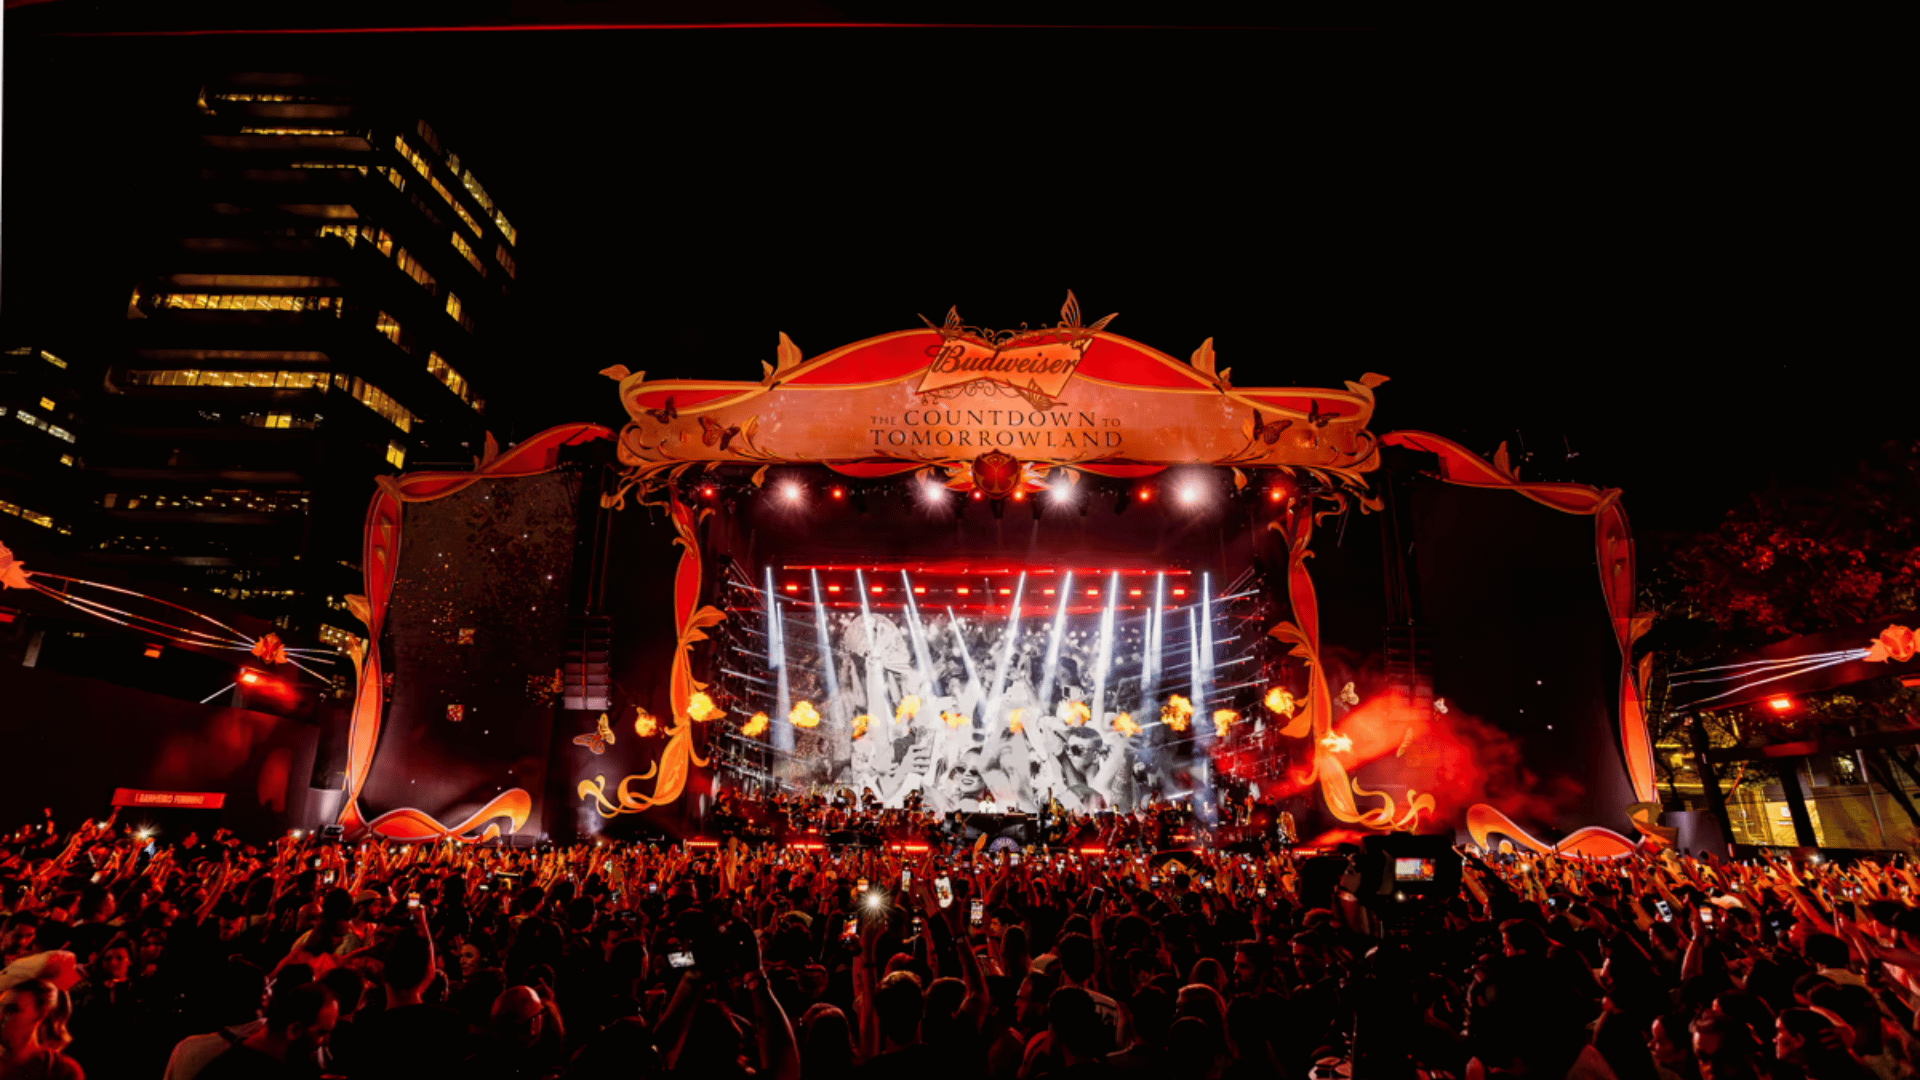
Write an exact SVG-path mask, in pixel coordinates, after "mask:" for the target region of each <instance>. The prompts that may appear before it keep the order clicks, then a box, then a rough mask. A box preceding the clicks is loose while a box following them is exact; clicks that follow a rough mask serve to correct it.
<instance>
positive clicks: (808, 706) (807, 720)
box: [787, 701, 820, 728]
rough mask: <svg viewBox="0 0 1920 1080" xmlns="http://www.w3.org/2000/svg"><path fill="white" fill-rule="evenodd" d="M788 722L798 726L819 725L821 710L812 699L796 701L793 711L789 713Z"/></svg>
mask: <svg viewBox="0 0 1920 1080" xmlns="http://www.w3.org/2000/svg"><path fill="white" fill-rule="evenodd" d="M787 723H789V724H792V725H793V726H794V727H798V728H812V727H819V726H820V710H819V709H816V708H814V707H813V702H811V701H796V702H794V703H793V711H792V712H789V713H788V714H787Z"/></svg>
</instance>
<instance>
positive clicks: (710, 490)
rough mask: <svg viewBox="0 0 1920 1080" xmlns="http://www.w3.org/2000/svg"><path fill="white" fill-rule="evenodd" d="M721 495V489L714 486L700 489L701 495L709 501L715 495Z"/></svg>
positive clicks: (709, 485) (710, 485)
mask: <svg viewBox="0 0 1920 1080" xmlns="http://www.w3.org/2000/svg"><path fill="white" fill-rule="evenodd" d="M719 493H720V489H718V488H716V487H714V486H713V485H712V484H708V485H707V486H706V487H703V488H701V489H700V494H701V495H703V496H705V497H706V498H709V499H711V498H713V497H714V496H715V495H718V494H719Z"/></svg>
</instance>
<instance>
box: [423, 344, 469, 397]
mask: <svg viewBox="0 0 1920 1080" xmlns="http://www.w3.org/2000/svg"><path fill="white" fill-rule="evenodd" d="M427 372H428V374H430V375H432V376H433V377H434V378H436V379H439V380H440V381H441V382H442V383H444V384H446V387H447V389H449V390H451V391H453V392H454V393H456V394H459V395H460V400H461V401H466V402H471V401H472V398H471V397H470V396H469V394H468V390H467V380H466V379H464V378H461V377H460V373H459V372H457V371H455V370H453V366H452V365H451V364H448V363H447V361H446V358H445V357H443V356H441V355H440V354H439V353H437V352H429V353H428V354H427Z"/></svg>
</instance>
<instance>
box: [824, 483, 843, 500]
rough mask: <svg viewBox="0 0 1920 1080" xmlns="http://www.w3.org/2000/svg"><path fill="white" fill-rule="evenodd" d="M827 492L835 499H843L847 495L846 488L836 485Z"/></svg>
mask: <svg viewBox="0 0 1920 1080" xmlns="http://www.w3.org/2000/svg"><path fill="white" fill-rule="evenodd" d="M828 494H829V495H832V496H833V497H834V498H836V499H844V498H846V497H847V489H846V488H843V487H837V486H836V487H835V488H834V489H833V490H832V491H830V492H828Z"/></svg>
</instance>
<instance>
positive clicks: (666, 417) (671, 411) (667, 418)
mask: <svg viewBox="0 0 1920 1080" xmlns="http://www.w3.org/2000/svg"><path fill="white" fill-rule="evenodd" d="M647 415H648V416H651V417H653V418H654V419H655V420H658V421H660V422H661V423H663V424H671V423H673V422H674V421H675V420H678V419H679V418H680V410H679V409H676V408H674V406H673V399H672V398H668V399H667V403H666V405H665V406H663V407H661V408H658V409H648V410H647Z"/></svg>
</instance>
